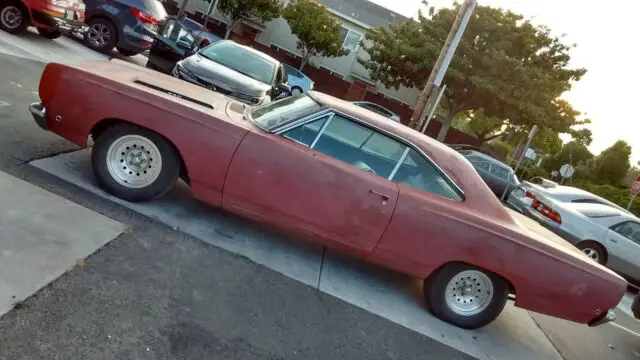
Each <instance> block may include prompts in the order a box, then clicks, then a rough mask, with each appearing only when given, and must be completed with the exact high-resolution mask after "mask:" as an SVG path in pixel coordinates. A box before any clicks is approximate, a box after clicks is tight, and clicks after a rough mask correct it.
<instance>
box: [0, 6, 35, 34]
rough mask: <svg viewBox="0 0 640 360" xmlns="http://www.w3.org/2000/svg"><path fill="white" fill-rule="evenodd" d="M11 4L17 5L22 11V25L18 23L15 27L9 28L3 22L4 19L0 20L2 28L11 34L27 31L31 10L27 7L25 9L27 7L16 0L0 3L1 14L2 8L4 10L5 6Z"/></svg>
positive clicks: (0, 27)
mask: <svg viewBox="0 0 640 360" xmlns="http://www.w3.org/2000/svg"><path fill="white" fill-rule="evenodd" d="M9 6H13V7H16V8H17V9H18V10H20V13H21V16H22V22H21V23H20V25H18V26H17V27H15V28H8V27H5V26H4V25H3V24H2V21H1V20H0V29H1V30H4V31H6V32H8V33H9V34H14V35H15V34H19V33H21V32H23V31H25V30H26V29H27V27H29V22H30V17H29V12H28V11H27V9H25V7H24V6H23V5H22V4H21V3H20V2H17V3H16V2H11V1H9V2H6V3H3V4H2V5H0V14H1V13H2V10H4V8H6V7H9Z"/></svg>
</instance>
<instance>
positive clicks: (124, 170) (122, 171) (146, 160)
mask: <svg viewBox="0 0 640 360" xmlns="http://www.w3.org/2000/svg"><path fill="white" fill-rule="evenodd" d="M106 160H107V161H106V162H107V170H108V171H109V174H110V175H111V177H112V178H113V179H114V180H115V181H116V182H118V183H119V184H120V185H123V186H125V187H128V188H132V189H139V188H143V187H146V186H149V185H151V184H152V183H153V182H154V181H156V179H157V178H158V175H159V174H160V170H161V169H162V157H161V155H160V150H158V148H157V147H156V145H155V144H154V143H153V142H152V141H151V140H149V139H147V138H146V137H143V136H140V135H125V136H122V137H120V138H118V139H116V140H115V141H114V142H113V143H111V145H110V146H109V149H108V150H107V159H106Z"/></svg>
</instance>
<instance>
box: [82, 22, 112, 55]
mask: <svg viewBox="0 0 640 360" xmlns="http://www.w3.org/2000/svg"><path fill="white" fill-rule="evenodd" d="M87 25H88V26H89V29H88V30H87V31H86V32H85V33H84V44H85V45H86V46H87V47H88V48H90V49H93V50H95V51H99V52H102V53H108V52H110V51H111V50H113V48H114V47H115V46H116V43H117V42H118V32H117V29H116V27H115V25H113V23H112V22H111V21H110V20H107V19H105V18H93V19H90V20H89V21H88V22H87ZM96 32H103V35H102V39H103V40H104V41H98V40H97V38H95V36H97V35H96ZM107 33H108V34H109V35H108V38H107V36H106V35H105V34H107ZM94 39H96V40H95V42H94Z"/></svg>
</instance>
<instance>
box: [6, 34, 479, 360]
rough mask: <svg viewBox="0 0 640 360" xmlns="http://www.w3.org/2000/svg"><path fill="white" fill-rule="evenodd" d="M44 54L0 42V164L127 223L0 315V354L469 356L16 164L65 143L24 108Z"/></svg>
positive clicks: (9, 357)
mask: <svg viewBox="0 0 640 360" xmlns="http://www.w3.org/2000/svg"><path fill="white" fill-rule="evenodd" d="M2 46H3V44H2V43H1V42H0V49H2ZM44 66H45V64H44V63H42V62H38V61H33V60H28V59H25V58H22V57H15V56H14V55H5V54H0V69H2V71H0V104H1V106H0V119H2V121H1V122H0V126H2V131H0V170H2V171H5V172H7V173H10V174H12V175H14V176H17V177H19V178H22V179H24V180H27V181H29V182H32V183H34V184H36V185H38V186H41V187H43V188H45V189H47V190H49V191H51V192H54V193H56V194H58V195H61V196H63V197H66V198H68V199H70V200H71V201H74V202H76V203H78V204H80V205H83V206H85V207H88V208H91V209H93V210H95V211H97V212H99V213H102V214H104V215H106V216H108V217H111V218H113V219H115V220H118V221H120V222H122V223H125V224H129V225H131V227H130V229H131V231H129V232H127V233H125V234H123V235H121V236H120V237H119V238H117V239H116V240H114V241H112V242H111V243H109V244H108V245H107V246H105V247H104V248H102V249H101V250H99V251H98V252H97V253H95V254H94V255H92V256H91V257H89V258H88V259H87V262H86V265H85V266H84V267H77V268H75V269H74V270H72V271H70V272H69V273H67V274H66V275H64V276H62V277H61V278H60V279H58V280H56V281H54V282H53V283H52V284H51V285H50V286H48V287H46V288H44V289H42V290H41V291H40V292H38V293H37V294H36V295H35V296H33V297H31V298H29V299H28V300H27V301H25V302H24V303H22V304H20V306H19V307H18V308H16V309H14V310H12V311H11V312H9V313H8V314H6V315H4V316H2V317H0V359H1V360H21V359H25V360H26V359H194V360H195V359H208V358H219V359H247V360H251V359H256V360H258V359H322V360H325V359H424V358H433V359H470V357H469V356H468V355H466V354H463V353H461V352H459V351H458V350H455V349H452V348H450V347H448V346H446V345H443V344H441V343H440V342H438V341H435V340H432V339H429V338H426V337H424V336H422V335H420V334H418V333H415V332H413V331H411V330H408V329H406V328H404V327H402V326H399V325H396V324H394V323H392V322H390V321H388V320H385V319H382V318H380V317H378V316H375V315H373V314H371V313H368V312H366V311H364V310H361V309H359V308H357V307H355V306H353V305H350V304H348V303H345V302H343V301H341V300H338V299H336V298H334V297H332V296H329V295H326V294H324V293H321V292H319V291H317V290H315V289H313V288H311V287H308V286H306V285H303V284H301V283H299V282H296V281H294V280H291V279H289V278H287V277H285V276H283V275H281V274H279V273H276V272H274V271H271V270H269V269H267V268H265V267H263V266H260V265H257V264H255V263H253V262H250V261H248V260H246V259H244V258H242V257H240V256H237V255H233V254H231V253H229V252H226V251H224V250H221V249H218V248H216V247H213V246H210V245H207V244H205V243H203V242H202V241H199V240H197V239H194V238H192V237H190V236H188V235H185V234H183V233H181V232H179V231H175V230H173V229H171V228H168V227H165V226H163V225H161V224H159V223H157V222H155V221H153V220H151V219H148V218H146V217H144V216H141V215H139V214H137V213H134V212H132V211H130V210H127V209H126V208H123V207H121V206H119V205H116V204H114V203H111V202H109V201H105V200H102V199H100V198H98V197H96V196H94V195H92V194H89V193H86V192H84V191H82V190H80V189H78V188H75V187H73V186H71V185H68V184H67V183H64V182H61V181H59V180H57V179H55V178H53V177H51V176H49V175H47V174H46V173H43V172H40V171H39V170H37V169H35V168H33V167H31V166H29V165H28V164H26V162H28V161H29V160H31V159H34V158H41V157H46V156H51V155H54V154H56V153H60V152H65V151H71V150H73V149H75V148H74V147H73V146H70V145H69V144H68V143H67V142H66V141H64V140H61V139H58V138H57V137H56V136H54V135H51V134H48V133H46V132H44V131H42V130H41V129H39V128H38V127H37V126H36V125H35V124H34V123H33V120H32V119H31V117H30V115H29V113H28V111H27V106H28V104H29V103H31V102H33V101H36V100H37V97H36V95H35V94H34V93H33V91H35V90H36V88H37V84H38V80H39V76H40V74H41V72H42V70H43V68H44ZM78 100H79V101H81V99H78ZM69 226H73V224H69Z"/></svg>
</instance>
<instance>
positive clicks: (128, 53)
mask: <svg viewBox="0 0 640 360" xmlns="http://www.w3.org/2000/svg"><path fill="white" fill-rule="evenodd" d="M116 50H118V52H119V53H120V54H121V55H122V56H127V57H129V56H136V55H138V54H140V52H138V51H131V50H125V49H120V48H116Z"/></svg>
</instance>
